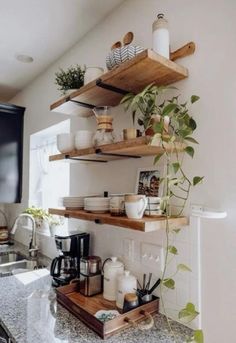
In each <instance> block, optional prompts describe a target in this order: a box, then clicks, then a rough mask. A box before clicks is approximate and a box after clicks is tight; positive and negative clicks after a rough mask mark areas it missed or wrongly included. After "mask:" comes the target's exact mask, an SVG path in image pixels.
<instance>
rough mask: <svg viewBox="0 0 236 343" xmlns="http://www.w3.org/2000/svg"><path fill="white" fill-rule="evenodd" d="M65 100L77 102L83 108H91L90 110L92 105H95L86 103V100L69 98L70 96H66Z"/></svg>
mask: <svg viewBox="0 0 236 343" xmlns="http://www.w3.org/2000/svg"><path fill="white" fill-rule="evenodd" d="M66 101H70V102H74V103H75V104H77V105H78V106H81V107H85V108H89V109H91V110H92V109H93V108H94V107H96V106H95V105H92V104H87V103H86V102H82V101H78V100H73V99H70V97H68V98H66Z"/></svg>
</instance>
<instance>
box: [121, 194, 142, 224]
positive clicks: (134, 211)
mask: <svg viewBox="0 0 236 343" xmlns="http://www.w3.org/2000/svg"><path fill="white" fill-rule="evenodd" d="M137 197H138V196H137ZM133 199H135V198H134V196H133ZM146 207H147V198H146V197H145V195H142V196H141V197H140V198H136V200H133V201H132V200H131V198H130V196H129V200H126V197H125V211H126V214H127V217H128V218H130V219H141V218H142V217H143V214H144V211H145V209H146Z"/></svg>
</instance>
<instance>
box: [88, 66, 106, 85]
mask: <svg viewBox="0 0 236 343" xmlns="http://www.w3.org/2000/svg"><path fill="white" fill-rule="evenodd" d="M102 74H104V69H103V68H100V67H87V68H86V70H85V74H84V84H85V85H86V84H87V83H89V82H91V81H93V80H95V79H98V78H99V77H100V76H101V75H102Z"/></svg>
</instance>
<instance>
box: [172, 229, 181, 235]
mask: <svg viewBox="0 0 236 343" xmlns="http://www.w3.org/2000/svg"><path fill="white" fill-rule="evenodd" d="M172 231H174V232H175V233H176V234H177V233H179V232H180V231H181V229H173V230H172Z"/></svg>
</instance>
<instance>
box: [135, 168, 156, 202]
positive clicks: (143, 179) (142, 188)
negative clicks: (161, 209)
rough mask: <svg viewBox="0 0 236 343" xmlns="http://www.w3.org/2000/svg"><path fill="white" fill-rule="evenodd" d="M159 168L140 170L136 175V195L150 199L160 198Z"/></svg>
mask: <svg viewBox="0 0 236 343" xmlns="http://www.w3.org/2000/svg"><path fill="white" fill-rule="evenodd" d="M161 172H162V171H161V169H160V168H156V167H155V168H153V167H150V168H140V169H138V173H137V182H136V189H135V192H136V194H144V195H146V196H150V197H161V195H162V194H161V193H162V191H161V187H160V178H161Z"/></svg>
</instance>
